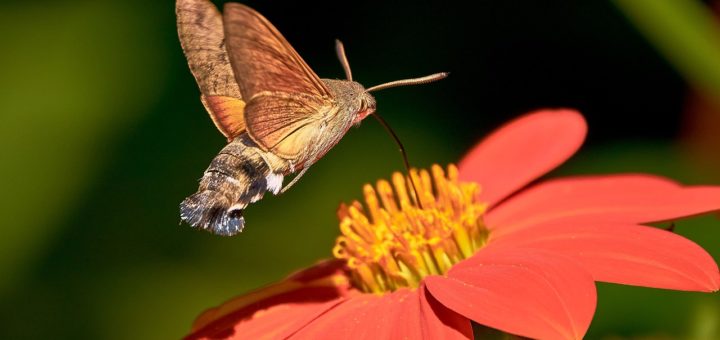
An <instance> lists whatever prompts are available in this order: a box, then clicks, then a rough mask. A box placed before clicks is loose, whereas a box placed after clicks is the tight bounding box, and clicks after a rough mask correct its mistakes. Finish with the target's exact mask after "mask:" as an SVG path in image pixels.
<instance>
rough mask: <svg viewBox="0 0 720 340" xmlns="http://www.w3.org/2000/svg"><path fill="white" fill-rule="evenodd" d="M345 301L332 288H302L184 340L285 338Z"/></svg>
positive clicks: (226, 317) (224, 318) (229, 316)
mask: <svg viewBox="0 0 720 340" xmlns="http://www.w3.org/2000/svg"><path fill="white" fill-rule="evenodd" d="M345 299H346V298H344V297H339V296H338V294H337V292H336V291H333V290H332V289H330V288H301V289H297V290H294V291H292V292H290V293H285V294H280V295H276V296H273V297H272V298H269V299H265V300H263V301H262V302H260V303H256V304H251V305H249V306H247V307H244V308H241V309H238V310H236V311H234V312H232V313H229V314H227V315H224V316H222V317H221V318H219V319H216V320H214V321H213V322H211V323H209V324H207V325H205V326H203V327H202V328H200V329H198V330H196V331H194V332H193V333H192V334H191V335H189V336H187V337H186V338H185V339H261V338H262V339H267V338H286V337H287V336H289V335H290V334H293V333H295V332H296V331H297V330H298V329H301V328H302V327H304V326H305V325H307V324H308V323H310V322H311V321H312V320H313V319H315V318H317V317H319V316H321V315H322V314H323V313H325V312H326V311H328V310H330V309H332V308H333V307H334V306H336V305H337V304H338V303H341V302H342V301H344V300H345Z"/></svg>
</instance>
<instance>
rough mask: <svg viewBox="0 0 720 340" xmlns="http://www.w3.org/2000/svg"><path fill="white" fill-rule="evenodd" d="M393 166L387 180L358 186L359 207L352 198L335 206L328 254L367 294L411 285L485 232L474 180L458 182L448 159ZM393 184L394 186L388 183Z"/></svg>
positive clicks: (441, 269) (476, 244) (471, 247)
mask: <svg viewBox="0 0 720 340" xmlns="http://www.w3.org/2000/svg"><path fill="white" fill-rule="evenodd" d="M410 176H412V179H413V182H414V183H415V186H416V189H417V195H418V196H419V197H420V204H418V200H417V196H416V195H415V191H414V190H413V187H412V186H411V183H412V182H410V178H409V177H405V176H403V175H402V174H400V173H399V172H396V173H394V174H393V176H392V185H391V184H390V183H389V182H388V181H385V180H380V181H378V183H377V186H376V188H377V189H375V188H373V187H372V186H371V185H369V184H366V185H365V186H364V187H363V193H364V196H365V205H366V207H367V210H365V209H364V208H363V206H362V204H360V202H358V201H354V202H353V203H352V204H351V205H350V206H347V205H344V204H343V205H341V206H340V209H339V211H338V216H339V218H340V232H341V233H342V235H340V236H339V237H338V238H337V241H336V242H335V247H334V248H333V255H335V257H336V258H338V259H343V260H346V261H347V266H348V268H349V269H350V271H351V273H352V279H353V281H354V283H355V286H356V287H357V288H358V289H360V290H362V291H364V292H368V293H383V292H388V291H394V290H396V289H398V288H401V287H410V288H416V287H418V285H419V283H420V281H421V280H422V278H423V277H425V276H427V275H442V274H444V273H445V272H447V271H448V270H449V269H450V267H452V265H453V264H455V263H457V262H459V261H461V260H463V259H466V258H468V257H470V256H472V254H474V253H475V251H477V250H478V249H479V248H481V247H482V246H483V245H484V244H485V241H486V239H487V235H488V233H487V229H486V228H485V224H484V223H483V214H484V213H485V209H486V207H487V205H486V204H484V203H481V202H478V201H477V199H476V197H477V193H478V192H479V190H480V189H479V186H478V185H477V184H476V183H461V182H458V171H457V167H455V166H454V165H452V164H451V165H449V166H448V170H447V175H446V174H445V172H444V171H443V169H442V167H440V166H439V165H433V166H432V168H431V171H430V172H428V171H427V170H421V171H419V172H418V171H416V170H415V169H413V170H411V171H410ZM393 189H394V190H393Z"/></svg>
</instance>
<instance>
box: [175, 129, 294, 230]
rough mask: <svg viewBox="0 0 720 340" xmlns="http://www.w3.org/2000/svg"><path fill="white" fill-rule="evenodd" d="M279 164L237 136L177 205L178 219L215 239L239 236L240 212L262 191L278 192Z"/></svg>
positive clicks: (241, 219)
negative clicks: (178, 208) (206, 231)
mask: <svg viewBox="0 0 720 340" xmlns="http://www.w3.org/2000/svg"><path fill="white" fill-rule="evenodd" d="M269 158H270V159H269ZM268 162H270V163H271V164H268ZM282 163H284V162H282V161H279V160H278V159H277V158H276V157H274V156H273V155H269V154H267V153H265V152H264V151H262V150H261V149H260V148H258V147H257V145H256V144H255V143H254V142H253V141H252V140H251V139H250V138H249V137H248V136H247V134H245V133H244V134H242V135H240V136H238V137H237V138H235V139H234V140H233V141H232V142H230V143H229V144H228V145H227V146H225V147H224V148H223V149H222V150H221V151H220V153H219V154H218V155H217V156H216V157H215V158H214V159H213V160H212V162H211V163H210V166H209V167H208V169H207V170H205V174H204V175H203V177H202V179H201V180H200V187H199V188H198V191H197V192H196V193H195V194H193V195H192V196H190V197H188V198H186V199H185V200H184V201H183V202H182V203H181V204H180V218H181V219H182V220H183V221H185V222H187V223H188V224H190V225H191V226H193V227H196V228H202V229H206V230H208V231H211V232H213V233H215V234H218V235H223V236H232V235H235V234H237V233H239V232H241V231H242V229H243V227H244V226H245V219H244V218H243V209H245V207H246V206H247V205H248V204H250V203H253V202H255V201H257V200H259V199H261V198H262V197H263V195H264V194H265V192H266V191H270V192H272V193H273V194H277V193H278V191H280V188H281V187H282V180H283V173H284V172H285V171H284V169H281V167H282V168H284V166H283V165H284V164H282Z"/></svg>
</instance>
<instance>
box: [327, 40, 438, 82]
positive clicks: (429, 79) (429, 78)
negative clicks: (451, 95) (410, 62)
mask: <svg viewBox="0 0 720 340" xmlns="http://www.w3.org/2000/svg"><path fill="white" fill-rule="evenodd" d="M340 48H342V44H341V45H340ZM338 53H340V52H338ZM343 55H344V54H343ZM346 62H347V61H346ZM348 67H349V66H348ZM347 72H348V71H346V73H347ZM449 74H450V73H449V72H440V73H435V74H431V75H429V76H424V77H420V78H412V79H402V80H396V81H391V82H389V83H385V84H380V85H375V86H373V87H371V88H369V89H367V90H365V92H373V91H379V90H384V89H389V88H391V87H397V86H405V85H420V84H427V83H432V82H434V81H438V80H440V79H445V78H446V77H447V76H448V75H449Z"/></svg>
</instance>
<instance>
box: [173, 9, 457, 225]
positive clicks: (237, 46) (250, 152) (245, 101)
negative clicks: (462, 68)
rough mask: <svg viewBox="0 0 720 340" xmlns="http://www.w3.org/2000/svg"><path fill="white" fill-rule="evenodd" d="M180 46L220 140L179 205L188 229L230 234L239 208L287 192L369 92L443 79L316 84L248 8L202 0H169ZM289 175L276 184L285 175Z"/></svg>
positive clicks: (369, 100)
mask: <svg viewBox="0 0 720 340" xmlns="http://www.w3.org/2000/svg"><path fill="white" fill-rule="evenodd" d="M175 9H176V15H177V26H178V35H179V38H180V43H181V45H182V49H183V52H184V53H185V56H186V58H187V60H188V65H189V66H190V70H191V72H192V74H193V76H194V77H195V80H196V81H197V84H198V87H199V88H200V92H201V97H200V98H201V101H202V103H203V105H204V106H205V109H206V110H207V112H208V113H209V114H210V118H211V119H212V121H213V123H214V124H215V126H216V127H217V128H218V130H220V132H221V133H222V134H223V135H224V136H225V137H226V138H227V140H228V144H227V145H226V146H225V147H224V148H223V149H222V150H220V152H219V153H218V155H217V156H216V157H215V158H214V159H213V160H212V161H211V162H210V166H209V167H208V168H207V170H205V173H204V174H203V177H202V179H201V180H200V185H199V188H198V191H197V192H196V193H194V194H193V195H191V196H189V197H187V198H186V199H185V200H184V201H183V202H182V203H181V204H180V217H181V219H182V221H185V222H187V223H188V224H190V225H191V226H193V227H195V228H200V229H204V230H208V231H210V232H212V233H215V234H218V235H223V236H231V235H235V234H237V233H239V232H240V231H242V230H243V227H244V226H245V219H244V217H243V210H244V209H245V208H246V207H247V206H248V204H250V203H253V202H256V201H258V200H259V199H261V198H262V197H263V195H264V194H265V192H271V193H273V194H278V193H282V192H285V191H286V190H288V189H289V188H290V187H292V186H293V184H295V183H296V182H297V181H298V180H299V179H300V178H301V177H302V176H303V175H304V174H305V172H306V171H307V170H308V169H309V168H310V166H311V165H312V164H314V163H315V162H316V161H318V160H319V159H320V158H322V157H323V156H324V155H325V153H327V152H328V151H329V150H330V149H331V148H332V147H333V146H334V145H335V144H337V143H338V142H339V141H340V139H341V138H342V137H343V136H344V135H345V133H346V132H347V131H348V129H349V128H350V127H351V126H353V125H357V124H359V123H360V122H361V121H362V120H363V119H364V118H365V117H367V116H368V115H371V114H373V113H374V112H375V108H376V104H375V99H374V98H373V96H372V95H371V94H370V92H372V91H377V90H381V89H385V88H389V87H395V86H401V85H409V84H422V83H427V82H431V81H435V80H438V79H442V78H444V77H446V76H447V74H446V73H437V74H434V75H430V76H426V77H421V78H415V79H406V80H399V81H394V82H389V83H385V84H381V85H377V86H373V87H370V88H367V89H366V88H364V87H363V86H362V85H360V84H359V83H357V82H355V81H353V80H352V73H351V71H350V66H349V63H348V61H347V58H346V56H345V50H344V48H343V45H342V43H340V41H336V52H337V54H338V58H339V59H340V62H341V64H342V66H343V69H344V71H345V75H346V78H347V79H346V80H336V79H320V78H319V77H318V76H317V75H316V74H315V73H314V72H313V71H312V69H310V67H309V66H308V65H307V64H306V63H305V61H303V59H302V58H301V57H300V55H298V53H297V52H296V51H295V49H293V47H292V46H290V44H289V43H288V42H287V41H286V40H285V38H284V37H283V36H282V34H280V32H279V31H278V30H277V29H276V28H275V27H274V26H273V25H272V24H271V23H270V22H269V21H268V20H267V19H265V18H264V17H263V16H262V15H260V14H259V13H258V12H256V11H255V10H253V9H251V8H249V7H247V6H245V5H242V4H239V3H226V4H225V5H224V7H223V12H222V13H220V11H219V10H218V9H217V7H215V5H213V4H212V3H211V2H210V1H208V0H177V2H176V8H175ZM293 173H297V174H296V175H295V177H294V178H293V179H292V181H290V183H288V184H287V185H285V186H284V187H283V179H284V177H285V176H287V175H290V174H293Z"/></svg>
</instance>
